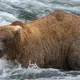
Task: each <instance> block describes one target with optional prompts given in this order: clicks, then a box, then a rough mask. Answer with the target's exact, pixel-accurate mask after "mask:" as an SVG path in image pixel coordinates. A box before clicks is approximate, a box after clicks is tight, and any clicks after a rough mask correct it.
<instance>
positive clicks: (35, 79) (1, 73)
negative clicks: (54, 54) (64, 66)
mask: <svg viewBox="0 0 80 80" xmlns="http://www.w3.org/2000/svg"><path fill="white" fill-rule="evenodd" d="M55 10H64V11H67V12H69V13H73V14H77V15H80V0H0V25H7V24H9V23H11V22H13V21H15V20H20V21H33V20H35V19H38V18H41V17H43V16H45V15H48V14H49V13H51V12H54V11H55ZM0 80H80V71H63V70H59V69H52V68H48V69H44V68H39V67H38V66H37V67H36V68H35V67H34V66H33V67H28V68H23V67H21V64H20V63H19V62H17V61H15V62H11V61H6V60H5V59H0Z"/></svg>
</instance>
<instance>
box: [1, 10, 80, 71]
mask: <svg viewBox="0 0 80 80" xmlns="http://www.w3.org/2000/svg"><path fill="white" fill-rule="evenodd" d="M16 25H20V26H21V27H22V29H20V30H19V31H16V32H15V31H13V32H11V33H12V34H13V35H14V34H15V35H14V37H13V39H12V40H11V41H12V42H11V45H5V46H6V48H7V49H6V48H5V53H6V55H7V59H10V60H15V59H17V60H18V61H19V62H21V63H22V64H23V65H24V66H28V63H29V61H30V60H31V61H32V63H37V65H38V66H39V67H45V68H48V67H52V68H60V69H76V70H80V44H79V43H80V17H79V16H76V15H73V14H70V13H66V12H63V11H55V12H54V13H51V14H50V15H48V16H45V17H43V18H41V19H38V20H35V21H33V22H30V23H25V22H21V21H15V22H13V23H12V24H10V25H9V26H14V27H15V26H16ZM7 26H8V25H7ZM7 26H6V27H7ZM7 29H8V28H6V30H7ZM12 30H13V28H12ZM3 32H4V33H5V30H3Z"/></svg>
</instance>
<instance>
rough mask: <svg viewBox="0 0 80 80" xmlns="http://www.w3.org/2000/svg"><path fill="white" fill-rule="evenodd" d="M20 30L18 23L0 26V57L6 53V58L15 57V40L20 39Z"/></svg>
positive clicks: (16, 45)
mask: <svg viewBox="0 0 80 80" xmlns="http://www.w3.org/2000/svg"><path fill="white" fill-rule="evenodd" d="M20 30H21V26H19V25H16V26H13V25H8V26H3V27H0V57H3V56H4V55H7V58H8V57H9V56H10V58H12V59H15V55H14V53H15V52H17V50H16V49H17V47H18V46H19V45H18V43H17V40H18V41H19V40H20V39H19V38H20V36H19V33H20ZM17 35H18V36H17ZM16 43H17V44H16ZM10 52H11V53H10ZM4 53H5V54H4ZM9 53H10V54H9ZM11 55H12V57H11Z"/></svg>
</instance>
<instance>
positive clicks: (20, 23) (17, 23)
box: [11, 21, 25, 28]
mask: <svg viewBox="0 0 80 80" xmlns="http://www.w3.org/2000/svg"><path fill="white" fill-rule="evenodd" d="M11 25H13V26H17V25H19V26H21V27H22V28H24V26H25V22H22V21H14V22H13V23H11Z"/></svg>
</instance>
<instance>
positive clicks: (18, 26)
mask: <svg viewBox="0 0 80 80" xmlns="http://www.w3.org/2000/svg"><path fill="white" fill-rule="evenodd" d="M21 29H22V27H21V26H20V25H16V26H14V30H15V31H20V30H21Z"/></svg>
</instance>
